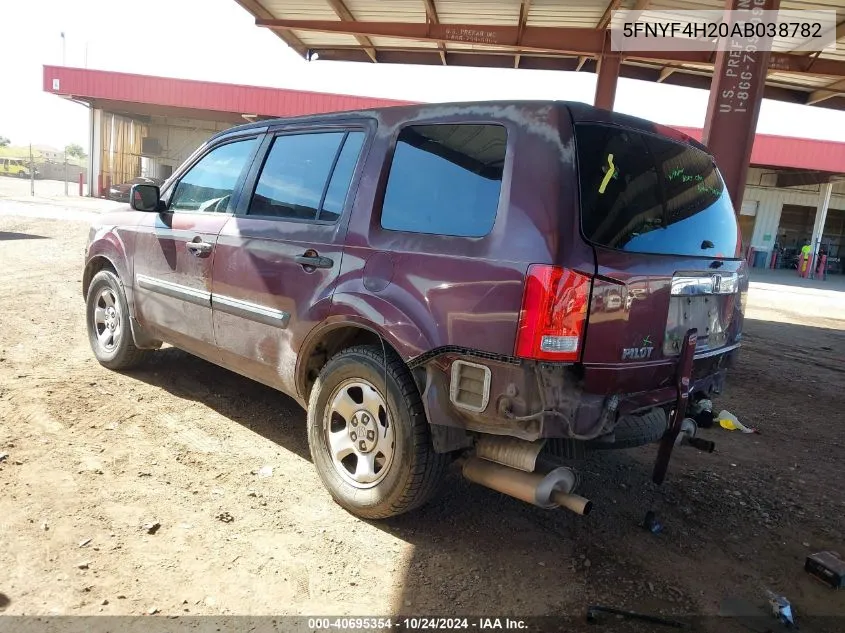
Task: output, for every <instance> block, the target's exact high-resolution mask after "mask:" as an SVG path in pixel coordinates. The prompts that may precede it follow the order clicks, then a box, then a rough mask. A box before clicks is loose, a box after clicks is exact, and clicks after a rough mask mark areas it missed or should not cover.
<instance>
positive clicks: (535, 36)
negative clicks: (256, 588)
mask: <svg viewBox="0 0 845 633" xmlns="http://www.w3.org/2000/svg"><path fill="white" fill-rule="evenodd" d="M238 1H239V2H243V1H246V0H238ZM255 23H256V24H257V25H258V26H261V27H266V28H270V29H272V30H274V31H284V32H290V31H314V32H321V33H339V34H345V35H363V36H367V37H390V38H396V39H407V40H415V41H418V42H440V43H443V42H453V43H457V44H486V45H489V46H505V47H510V48H512V49H514V50H513V51H512V53H511V54H516V53H517V52H520V51H538V52H548V53H565V54H574V55H594V56H597V55H600V54H601V53H602V51H603V38H604V33H603V32H602V31H598V30H596V29H587V28H574V27H544V26H525V27H524V28H523V29H522V32H521V33H520V28H519V26H499V25H479V24H439V23H438V24H435V23H432V22H429V23H428V24H420V23H404V22H351V21H343V20H341V21H328V20H276V19H263V18H258V19H256V20H255ZM315 48H316V49H318V50H319V48H320V47H319V46H317V47H315ZM625 57H626V58H631V59H644V60H659V61H664V62H688V63H703V64H708V63H712V62H711V53H709V52H707V51H653V52H650V51H636V52H632V53H628V54H627V55H626V56H625ZM768 64H769V70H775V71H782V72H794V73H806V74H811V75H823V76H829V77H845V61H842V60H838V59H826V58H818V59H815V60H813V59H811V58H809V57H807V56H805V55H796V54H790V53H771V55H770V56H769V60H768Z"/></svg>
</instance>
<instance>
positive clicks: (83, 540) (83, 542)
mask: <svg viewBox="0 0 845 633" xmlns="http://www.w3.org/2000/svg"><path fill="white" fill-rule="evenodd" d="M93 540H94V539H92V538H86V539H82V540H81V541H79V547H85V546H86V545H88V543H90V542H91V541H93Z"/></svg>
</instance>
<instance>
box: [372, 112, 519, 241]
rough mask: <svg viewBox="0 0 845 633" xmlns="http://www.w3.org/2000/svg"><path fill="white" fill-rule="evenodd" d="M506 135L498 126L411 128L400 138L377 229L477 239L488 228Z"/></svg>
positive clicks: (499, 185) (494, 207)
mask: <svg viewBox="0 0 845 633" xmlns="http://www.w3.org/2000/svg"><path fill="white" fill-rule="evenodd" d="M506 145H507V134H506V132H505V128H504V127H502V126H500V125H471V124H461V125H415V126H411V127H407V128H405V129H404V130H402V132H401V133H400V134H399V139H398V141H397V142H396V151H395V152H394V154H393V162H392V164H391V166H390V175H389V176H388V180H387V190H386V191H385V194H384V204H383V205H382V212H381V225H382V227H383V228H385V229H389V230H393V231H408V232H413V233H433V234H436V235H456V236H461V237H482V236H484V235H487V234H488V233H489V232H490V230H491V229H492V228H493V223H494V222H495V220H496V211H497V209H498V207H499V194H500V193H501V189H502V172H503V170H504V164H505V147H506Z"/></svg>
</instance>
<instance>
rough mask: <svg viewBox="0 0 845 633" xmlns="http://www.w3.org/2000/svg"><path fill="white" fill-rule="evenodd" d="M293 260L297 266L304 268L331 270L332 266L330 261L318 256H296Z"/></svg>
mask: <svg viewBox="0 0 845 633" xmlns="http://www.w3.org/2000/svg"><path fill="white" fill-rule="evenodd" d="M294 260H295V261H296V263H297V264H301V265H302V266H304V267H306V268H331V267H332V266H334V261H333V260H332V259H329V258H328V257H320V256H319V255H297V256H296V257H295V258H294Z"/></svg>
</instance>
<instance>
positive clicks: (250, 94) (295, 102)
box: [44, 66, 409, 120]
mask: <svg viewBox="0 0 845 633" xmlns="http://www.w3.org/2000/svg"><path fill="white" fill-rule="evenodd" d="M56 80H58V88H57V89H55V90H54V89H53V86H54V84H55V82H56ZM44 91H45V92H51V93H53V94H57V95H63V96H72V97H74V98H76V99H81V100H84V101H97V100H103V101H109V102H124V103H135V104H147V105H153V106H164V107H169V108H183V109H187V110H207V111H212V112H225V113H228V114H236V115H238V116H240V115H241V114H255V115H259V116H280V117H284V116H296V115H301V114H316V113H320V112H339V111H343V110H360V109H364V108H377V107H383V106H391V105H403V104H407V103H409V102H408V101H394V100H392V99H376V98H373V97H356V96H351V95H338V94H329V93H322V92H304V91H301V90H282V89H279V88H263V87H258V86H242V85H236V84H223V83H215V82H211V81H195V80H191V79H172V78H170V77H152V76H148V75H133V74H129V73H116V72H108V71H104V70H87V69H83V68H68V67H64V66H44ZM227 120H228V119H227Z"/></svg>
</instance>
